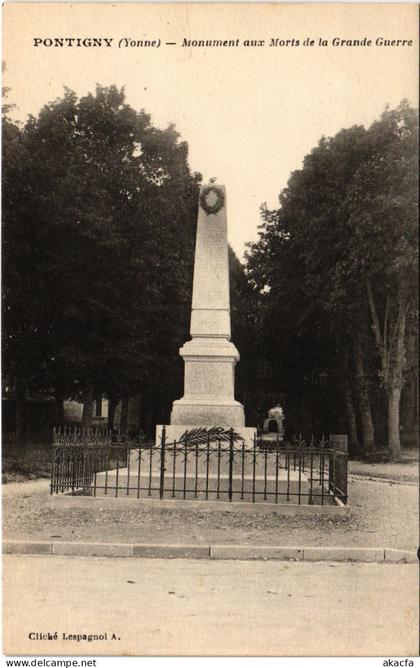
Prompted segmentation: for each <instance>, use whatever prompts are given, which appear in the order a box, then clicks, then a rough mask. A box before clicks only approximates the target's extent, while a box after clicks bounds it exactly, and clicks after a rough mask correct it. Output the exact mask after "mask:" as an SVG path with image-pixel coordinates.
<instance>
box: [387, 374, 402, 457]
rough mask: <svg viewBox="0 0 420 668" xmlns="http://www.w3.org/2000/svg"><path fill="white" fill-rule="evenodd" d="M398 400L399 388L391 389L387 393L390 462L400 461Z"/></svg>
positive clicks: (399, 395)
mask: <svg viewBox="0 0 420 668" xmlns="http://www.w3.org/2000/svg"><path fill="white" fill-rule="evenodd" d="M400 399H401V388H400V387H398V386H394V387H391V388H390V390H389V392H388V448H389V457H390V459H391V461H392V462H399V461H401V440H400Z"/></svg>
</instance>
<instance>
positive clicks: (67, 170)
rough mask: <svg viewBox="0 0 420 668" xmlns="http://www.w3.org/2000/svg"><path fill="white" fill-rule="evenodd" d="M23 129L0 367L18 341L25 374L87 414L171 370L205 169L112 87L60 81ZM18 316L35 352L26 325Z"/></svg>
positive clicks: (11, 213) (12, 192)
mask: <svg viewBox="0 0 420 668" xmlns="http://www.w3.org/2000/svg"><path fill="white" fill-rule="evenodd" d="M19 137H20V141H21V144H22V151H24V154H25V159H24V160H22V158H20V159H19V160H18V161H17V162H18V164H19V165H24V173H22V174H19V176H18V178H17V179H15V178H13V179H12V178H11V177H10V178H9V176H8V174H9V172H10V174H11V173H12V167H13V165H14V162H13V159H12V153H13V150H14V149H13V146H12V138H10V140H9V138H7V141H6V142H5V150H6V151H7V171H6V175H5V178H6V182H5V184H6V188H5V187H4V192H5V190H7V197H8V198H10V205H8V206H7V210H6V217H5V218H6V220H5V232H4V244H5V247H7V249H8V250H7V269H6V272H5V274H4V294H5V301H6V315H7V318H6V319H7V333H8V334H7V336H8V342H9V344H8V348H7V355H6V358H7V359H6V365H7V367H8V369H9V371H10V373H11V374H12V375H13V376H16V373H15V367H16V363H17V359H18V357H19V355H17V351H16V350H15V348H16V347H18V348H19V349H20V350H21V351H22V354H21V356H22V355H23V356H24V358H25V359H29V360H31V363H32V364H33V365H34V376H33V379H32V380H33V385H34V386H36V387H37V389H38V390H40V389H42V390H44V391H45V392H50V391H51V389H52V388H54V391H55V394H56V398H57V403H58V405H60V403H62V400H63V398H66V397H73V398H79V399H82V400H84V403H85V409H84V422H85V424H86V425H88V424H89V422H90V419H91V405H92V401H93V398H94V397H95V396H97V395H98V394H102V393H106V394H107V395H108V397H109V398H110V399H111V400H112V401H113V402H114V403H115V401H116V400H117V399H120V398H124V397H127V396H131V395H132V394H135V393H138V392H139V390H140V389H141V390H143V392H144V387H145V386H147V388H148V391H147V393H146V392H144V394H148V395H151V394H153V392H154V389H156V387H157V386H158V385H159V383H160V384H161V377H162V376H161V375H159V374H160V373H163V371H165V372H169V371H170V370H171V369H172V366H173V364H174V357H175V351H176V352H177V348H178V347H179V345H180V344H181V342H182V341H181V339H182V338H183V331H184V327H185V324H184V322H185V320H187V318H185V319H184V315H185V309H186V308H187V301H188V298H187V293H188V285H189V284H191V281H192V248H193V244H194V225H195V219H196V207H197V200H198V183H199V181H200V178H201V177H200V175H198V174H197V175H196V174H191V173H190V170H189V167H188V162H187V158H188V148H187V145H186V143H185V142H180V141H179V136H178V134H177V133H176V131H175V129H174V127H173V126H169V127H168V128H167V129H165V130H159V129H157V128H154V127H153V125H152V124H151V122H150V117H149V116H148V115H147V114H146V113H145V112H143V111H141V112H136V111H135V110H133V109H132V108H131V107H130V106H129V105H127V104H126V103H125V100H124V92H123V90H117V89H116V88H115V87H114V86H111V87H110V88H103V87H101V86H98V87H97V89H96V92H95V94H94V95H93V94H88V95H86V96H85V97H83V98H81V99H80V100H79V99H77V97H76V95H75V94H74V93H73V92H72V91H70V90H67V89H66V90H65V94H64V96H63V98H62V99H58V100H56V101H54V102H52V103H50V104H48V105H46V106H45V107H44V108H43V109H42V110H41V112H40V114H39V116H38V117H37V118H34V117H30V118H29V120H28V122H27V123H26V125H25V127H24V128H23V130H22V131H21V133H20V136H19ZM25 194H26V196H23V195H25ZM26 322H28V327H29V329H30V331H31V332H32V337H34V332H36V337H37V340H39V346H38V348H39V355H35V354H34V343H33V341H29V340H28V338H27V337H26V338H22V336H21V330H22V326H23V325H22V323H23V324H25V323H26ZM21 366H22V365H21ZM164 367H165V368H164ZM22 373H23V375H24V377H25V382H27V379H28V373H27V370H26V369H24V370H23V372H22ZM165 390H167V388H166V387H165Z"/></svg>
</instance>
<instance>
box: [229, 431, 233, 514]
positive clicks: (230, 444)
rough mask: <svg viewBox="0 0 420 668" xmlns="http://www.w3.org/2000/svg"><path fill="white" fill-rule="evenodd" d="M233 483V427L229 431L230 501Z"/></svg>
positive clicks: (230, 499)
mask: <svg viewBox="0 0 420 668" xmlns="http://www.w3.org/2000/svg"><path fill="white" fill-rule="evenodd" d="M232 483H233V428H232V427H231V428H230V432H229V501H232Z"/></svg>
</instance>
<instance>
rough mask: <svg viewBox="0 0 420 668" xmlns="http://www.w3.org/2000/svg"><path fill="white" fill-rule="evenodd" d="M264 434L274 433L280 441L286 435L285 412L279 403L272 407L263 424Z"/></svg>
mask: <svg viewBox="0 0 420 668" xmlns="http://www.w3.org/2000/svg"><path fill="white" fill-rule="evenodd" d="M263 432H264V434H272V435H274V436H275V438H276V439H278V440H279V441H281V440H283V437H284V412H283V408H282V407H281V406H280V404H279V403H277V404H276V406H274V408H270V410H269V411H268V413H267V417H266V418H265V420H264V425H263Z"/></svg>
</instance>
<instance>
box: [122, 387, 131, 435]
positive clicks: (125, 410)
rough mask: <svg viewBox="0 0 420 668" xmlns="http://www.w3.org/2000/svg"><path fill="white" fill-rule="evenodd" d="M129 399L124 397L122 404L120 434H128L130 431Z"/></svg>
mask: <svg viewBox="0 0 420 668" xmlns="http://www.w3.org/2000/svg"><path fill="white" fill-rule="evenodd" d="M129 401H130V399H129V397H128V396H124V397H123V398H122V402H121V417H120V432H121V433H122V434H126V433H127V431H128V404H129Z"/></svg>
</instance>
